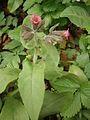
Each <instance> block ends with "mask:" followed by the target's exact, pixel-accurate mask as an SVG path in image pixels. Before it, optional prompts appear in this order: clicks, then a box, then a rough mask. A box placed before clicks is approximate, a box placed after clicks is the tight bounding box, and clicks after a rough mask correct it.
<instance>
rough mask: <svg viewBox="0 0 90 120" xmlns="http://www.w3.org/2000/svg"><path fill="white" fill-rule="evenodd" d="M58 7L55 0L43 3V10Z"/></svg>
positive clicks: (52, 9)
mask: <svg viewBox="0 0 90 120" xmlns="http://www.w3.org/2000/svg"><path fill="white" fill-rule="evenodd" d="M57 8H58V4H57V3H56V1H55V0H48V1H46V2H44V4H43V10H44V11H45V12H50V11H55V10H56V9H57Z"/></svg>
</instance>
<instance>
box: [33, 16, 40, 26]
mask: <svg viewBox="0 0 90 120" xmlns="http://www.w3.org/2000/svg"><path fill="white" fill-rule="evenodd" d="M31 22H32V24H33V25H35V26H38V25H40V24H41V22H42V19H41V17H40V16H38V15H32V17H31Z"/></svg>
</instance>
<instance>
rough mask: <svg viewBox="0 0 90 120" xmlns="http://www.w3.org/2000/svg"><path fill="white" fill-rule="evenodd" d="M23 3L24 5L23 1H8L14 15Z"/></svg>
mask: <svg viewBox="0 0 90 120" xmlns="http://www.w3.org/2000/svg"><path fill="white" fill-rule="evenodd" d="M22 3H23V0H9V1H8V9H9V11H10V12H11V13H13V12H14V11H15V10H16V9H17V8H18V7H19V6H20V5H21V4H22Z"/></svg>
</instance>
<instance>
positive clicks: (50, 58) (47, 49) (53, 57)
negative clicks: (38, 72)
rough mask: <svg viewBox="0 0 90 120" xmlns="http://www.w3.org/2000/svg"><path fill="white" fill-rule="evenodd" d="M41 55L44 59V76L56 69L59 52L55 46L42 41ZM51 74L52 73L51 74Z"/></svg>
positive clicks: (46, 76)
mask: <svg viewBox="0 0 90 120" xmlns="http://www.w3.org/2000/svg"><path fill="white" fill-rule="evenodd" d="M41 49H42V56H43V57H44V59H45V64H46V67H45V78H48V76H50V74H51V72H54V71H57V66H58V63H59V53H58V51H57V49H56V48H55V46H53V45H51V44H48V43H46V42H42V46H41ZM51 75H52V74H51Z"/></svg>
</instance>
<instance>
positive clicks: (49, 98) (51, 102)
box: [40, 91, 72, 118]
mask: <svg viewBox="0 0 90 120" xmlns="http://www.w3.org/2000/svg"><path fill="white" fill-rule="evenodd" d="M71 100H72V96H71V94H69V93H67V94H58V93H53V92H50V91H47V92H46V93H45V97H44V103H43V106H42V109H41V112H40V118H43V117H46V116H49V115H52V114H56V113H60V111H62V109H63V107H64V106H66V105H67V103H68V101H71ZM53 108H54V109H53Z"/></svg>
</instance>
